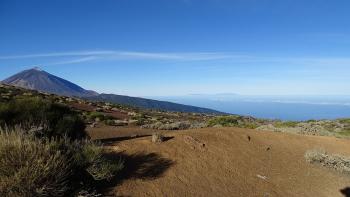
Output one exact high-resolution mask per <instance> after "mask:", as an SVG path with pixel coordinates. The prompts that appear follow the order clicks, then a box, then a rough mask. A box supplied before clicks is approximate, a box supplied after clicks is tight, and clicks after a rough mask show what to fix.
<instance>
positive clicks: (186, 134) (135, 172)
mask: <svg viewBox="0 0 350 197" xmlns="http://www.w3.org/2000/svg"><path fill="white" fill-rule="evenodd" d="M119 130H120V132H117V131H114V133H113V132H112V133H111V134H110V136H109V137H111V138H112V137H118V135H119V136H123V135H124V137H125V136H127V135H128V134H129V135H132V134H133V133H134V131H136V130H134V128H127V129H119ZM97 132H103V131H102V128H101V130H100V131H97V130H93V131H90V133H91V134H94V133H97ZM106 132H107V133H108V130H107V131H106ZM138 132H141V133H142V132H145V133H147V134H148V133H150V132H151V131H141V130H140V131H138ZM100 134H101V133H100ZM165 134H166V136H168V137H169V138H167V141H165V142H163V143H160V144H155V143H152V142H151V137H149V136H147V137H140V138H131V139H128V138H119V140H117V141H113V140H112V141H111V143H108V145H107V148H109V149H111V150H112V151H114V152H117V153H122V154H124V155H125V158H126V169H125V170H124V172H123V173H122V174H121V175H120V177H119V182H117V183H114V184H112V185H110V187H109V188H108V189H106V194H109V195H112V196H244V197H246V196H260V197H262V196H298V197H299V196H310V197H316V196H320V197H322V196H324V197H337V196H339V197H340V196H346V194H345V193H346V191H347V192H349V189H350V175H347V174H341V173H340V172H336V171H334V170H331V169H328V168H325V167H322V166H319V165H312V164H309V163H307V162H306V161H305V158H304V154H305V152H306V151H307V150H309V149H313V148H317V147H321V148H324V149H326V150H327V151H329V152H330V153H337V154H343V155H348V156H350V141H349V140H345V139H337V138H333V137H319V136H302V135H293V134H285V133H274V132H259V131H255V130H249V129H238V128H207V129H197V130H188V131H175V132H166V133H165ZM102 135H105V134H102ZM95 136H97V135H95ZM100 137H101V136H100ZM102 138H108V136H104V137H102ZM249 138H250V140H249ZM125 139H128V140H125ZM342 192H343V193H344V194H343V193H342ZM348 195H349V194H348Z"/></svg>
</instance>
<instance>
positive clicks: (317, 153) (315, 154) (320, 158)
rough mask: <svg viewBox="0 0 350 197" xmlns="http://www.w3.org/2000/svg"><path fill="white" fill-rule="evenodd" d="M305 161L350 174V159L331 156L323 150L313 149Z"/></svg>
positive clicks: (307, 153)
mask: <svg viewBox="0 0 350 197" xmlns="http://www.w3.org/2000/svg"><path fill="white" fill-rule="evenodd" d="M305 159H306V161H307V162H309V163H312V164H320V165H322V166H325V167H328V168H332V169H335V170H337V171H340V172H345V173H350V157H346V156H343V155H329V154H328V153H327V152H326V151H325V150H323V149H313V150H309V151H307V152H306V153H305Z"/></svg>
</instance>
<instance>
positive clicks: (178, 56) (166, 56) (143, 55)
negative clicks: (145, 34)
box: [0, 50, 238, 61]
mask: <svg viewBox="0 0 350 197" xmlns="http://www.w3.org/2000/svg"><path fill="white" fill-rule="evenodd" d="M84 56H89V57H91V56H93V57H94V58H90V60H93V59H154V60H190V61H200V60H214V59H225V58H232V57H233V55H232V54H227V53H210V52H209V53H156V52H155V53H149V52H136V51H110V50H99V51H73V52H60V53H38V54H25V55H8V56H0V60H11V59H28V58H50V57H84ZM237 57H238V56H237Z"/></svg>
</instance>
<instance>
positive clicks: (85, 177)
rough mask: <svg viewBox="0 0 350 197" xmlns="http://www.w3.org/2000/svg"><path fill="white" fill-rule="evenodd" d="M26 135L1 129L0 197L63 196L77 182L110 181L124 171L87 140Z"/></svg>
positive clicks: (116, 162)
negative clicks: (41, 137)
mask: <svg viewBox="0 0 350 197" xmlns="http://www.w3.org/2000/svg"><path fill="white" fill-rule="evenodd" d="M25 133H26V132H24V131H21V130H20V129H18V128H17V129H16V130H14V131H12V130H7V131H2V130H0V196H11V197H12V196H66V195H67V193H71V192H72V191H75V190H78V189H79V185H81V184H80V183H83V184H90V183H91V182H89V181H98V180H105V179H106V180H109V179H111V178H112V177H114V176H115V175H116V174H117V172H118V171H119V170H121V169H122V168H123V161H122V160H119V161H112V160H109V159H108V158H107V157H106V156H105V155H104V152H103V147H102V146H100V145H99V144H96V143H94V142H91V141H89V140H84V141H72V140H70V139H68V138H61V139H51V140H49V139H47V138H43V139H39V138H36V137H34V136H29V135H27V134H25ZM90 177H92V179H91V178H90Z"/></svg>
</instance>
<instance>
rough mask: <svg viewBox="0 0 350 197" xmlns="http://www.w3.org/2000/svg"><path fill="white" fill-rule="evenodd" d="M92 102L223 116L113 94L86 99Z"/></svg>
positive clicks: (210, 110) (203, 110)
mask: <svg viewBox="0 0 350 197" xmlns="http://www.w3.org/2000/svg"><path fill="white" fill-rule="evenodd" d="M88 99H89V100H93V101H102V102H111V103H118V104H123V105H131V106H136V107H141V108H147V109H157V110H164V111H174V112H195V113H207V114H224V113H222V112H219V111H215V110H212V109H207V108H201V107H194V106H190V105H182V104H177V103H172V102H166V101H157V100H152V99H144V98H139V97H130V96H122V95H115V94H100V95H97V96H92V97H89V98H88Z"/></svg>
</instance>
